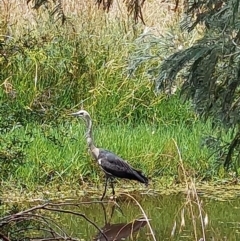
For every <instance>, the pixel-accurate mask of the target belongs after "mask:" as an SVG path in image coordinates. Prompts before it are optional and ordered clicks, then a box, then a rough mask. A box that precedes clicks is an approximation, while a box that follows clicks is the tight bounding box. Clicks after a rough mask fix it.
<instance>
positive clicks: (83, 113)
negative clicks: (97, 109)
mask: <svg viewBox="0 0 240 241" xmlns="http://www.w3.org/2000/svg"><path fill="white" fill-rule="evenodd" d="M70 115H72V116H76V117H81V118H84V119H87V118H90V115H89V113H88V112H87V111H85V110H80V111H78V112H74V113H71V114H70Z"/></svg>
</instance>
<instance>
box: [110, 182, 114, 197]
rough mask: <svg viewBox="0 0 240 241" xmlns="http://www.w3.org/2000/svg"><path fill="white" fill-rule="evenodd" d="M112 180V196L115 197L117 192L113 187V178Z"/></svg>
mask: <svg viewBox="0 0 240 241" xmlns="http://www.w3.org/2000/svg"><path fill="white" fill-rule="evenodd" d="M110 180H111V187H112V194H113V196H115V190H114V185H113V178H111V179H110Z"/></svg>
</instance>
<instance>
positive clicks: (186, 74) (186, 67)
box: [156, 0, 240, 168]
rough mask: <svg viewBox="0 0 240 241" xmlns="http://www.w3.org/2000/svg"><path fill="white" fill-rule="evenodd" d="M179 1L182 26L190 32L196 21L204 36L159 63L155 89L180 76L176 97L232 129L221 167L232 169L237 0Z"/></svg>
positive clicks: (238, 144)
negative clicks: (183, 4)
mask: <svg viewBox="0 0 240 241" xmlns="http://www.w3.org/2000/svg"><path fill="white" fill-rule="evenodd" d="M185 2H186V3H187V4H186V10H185V17H184V19H183V21H182V23H181V26H182V28H183V30H187V31H192V30H193V29H195V28H196V27H197V26H198V25H199V24H201V25H204V26H205V31H204V35H203V37H202V38H201V39H199V40H197V41H196V42H195V43H194V44H193V45H192V46H191V47H189V48H187V49H184V50H180V51H177V52H175V53H174V54H172V55H170V56H169V57H167V58H166V59H165V60H164V61H163V62H162V64H161V65H160V66H159V69H158V73H159V74H158V76H157V78H156V88H157V90H158V91H159V90H161V89H163V88H165V87H166V86H169V85H172V84H173V82H174V81H176V77H177V76H178V74H179V73H180V74H182V77H183V84H182V95H183V96H184V97H185V98H186V99H192V100H193V103H194V106H195V109H196V111H197V112H198V113H199V114H200V115H202V116H204V117H205V118H206V119H207V118H209V117H213V120H214V122H218V123H222V124H223V125H224V126H225V127H227V129H228V130H230V129H234V137H233V139H232V141H231V142H230V143H229V145H228V148H227V149H226V158H225V162H224V165H225V167H227V168H228V167H230V164H234V166H235V167H236V165H235V164H237V163H239V155H240V128H239V127H240V125H239V124H240V115H239V114H240V14H239V11H240V0H208V1H200V0H188V1H185ZM233 160H235V161H234V162H232V161H233ZM237 166H238V167H239V165H237Z"/></svg>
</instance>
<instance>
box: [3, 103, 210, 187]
mask: <svg viewBox="0 0 240 241" xmlns="http://www.w3.org/2000/svg"><path fill="white" fill-rule="evenodd" d="M165 104H166V103H165ZM180 105H182V104H181V103H180ZM185 106H186V105H185ZM94 117H95V118H96V119H97V116H94ZM95 118H94V119H95ZM119 122H120V121H119ZM93 128H94V130H93V131H94V137H95V142H96V145H97V146H98V147H103V148H105V149H108V150H111V151H113V152H115V153H116V154H118V155H120V156H121V157H123V158H124V159H126V160H128V162H129V163H130V164H131V165H133V166H134V167H136V168H139V169H142V170H143V172H144V173H146V175H147V176H149V177H150V178H152V179H158V178H162V177H164V178H166V179H169V180H172V179H173V178H174V177H175V176H177V175H178V160H179V157H178V153H177V149H176V146H175V144H174V141H173V140H175V141H176V142H177V144H178V147H179V149H180V151H181V155H182V158H183V162H184V165H185V166H186V167H187V168H189V169H194V170H195V172H196V173H198V174H197V177H198V178H199V179H201V178H202V177H204V175H205V173H206V171H207V170H208V169H210V168H211V161H212V160H211V159H210V160H207V157H208V156H209V151H208V150H207V149H206V148H203V147H202V146H201V138H202V137H204V135H207V134H210V133H211V127H210V125H208V124H204V123H202V122H200V121H199V120H197V119H192V121H191V124H189V123H186V122H185V121H183V120H182V121H181V120H180V121H179V122H175V121H172V122H171V121H170V120H169V121H167V120H166V117H165V118H163V120H162V123H159V125H156V124H154V125H151V124H149V123H142V124H137V125H133V124H115V123H112V124H109V125H106V124H97V123H94V126H93ZM84 133H85V123H84V122H83V121H81V120H78V119H76V118H72V117H66V119H65V120H63V121H62V122H61V123H59V124H58V125H56V126H53V125H47V124H41V125H36V124H29V125H26V126H20V127H16V128H15V129H13V130H12V131H10V132H8V133H6V135H4V136H2V138H3V139H4V141H5V142H11V141H12V140H13V139H14V138H15V139H17V140H19V142H20V143H21V142H23V141H24V142H26V143H27V144H26V145H19V146H18V150H21V151H22V152H23V153H24V154H25V155H24V158H23V162H22V163H21V164H19V165H17V166H15V167H14V168H13V167H12V170H14V171H12V172H10V173H8V175H7V176H6V177H5V178H6V179H5V181H6V180H9V181H10V180H11V181H14V180H15V181H14V182H15V183H16V184H17V185H20V186H21V185H23V184H24V186H27V187H29V188H31V187H32V188H34V187H36V186H37V185H42V184H48V183H51V182H53V183H62V184H64V183H69V182H78V181H79V180H80V179H81V178H82V179H84V180H86V181H88V182H93V183H96V182H98V180H99V176H102V171H101V169H100V168H99V167H98V166H97V164H96V163H95V161H93V160H92V159H91V157H90V155H89V153H88V151H87V149H86V142H85V139H84ZM7 151H8V150H7V149H6V152H7ZM16 158H17V157H16Z"/></svg>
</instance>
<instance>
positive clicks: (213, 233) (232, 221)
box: [60, 194, 240, 241]
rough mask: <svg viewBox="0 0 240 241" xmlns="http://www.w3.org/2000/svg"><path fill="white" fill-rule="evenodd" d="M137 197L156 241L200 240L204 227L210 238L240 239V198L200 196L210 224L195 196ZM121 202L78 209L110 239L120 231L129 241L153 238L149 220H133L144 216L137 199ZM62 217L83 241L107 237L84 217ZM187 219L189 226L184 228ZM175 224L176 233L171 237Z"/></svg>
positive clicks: (63, 222)
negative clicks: (216, 198)
mask: <svg viewBox="0 0 240 241" xmlns="http://www.w3.org/2000/svg"><path fill="white" fill-rule="evenodd" d="M135 198H136V200H138V201H139V203H140V204H141V206H142V207H143V209H144V211H145V212H146V214H147V217H148V218H149V219H151V220H150V224H151V226H152V229H153V231H154V235H155V238H156V240H200V239H201V238H202V237H203V231H202V226H203V227H204V232H205V235H206V240H212V241H216V240H240V200H239V199H234V200H229V201H217V200H213V199H207V198H203V197H200V199H201V200H200V201H201V211H202V216H203V218H205V223H206V225H201V221H200V215H199V208H198V207H199V205H197V203H196V200H195V199H194V198H192V199H191V200H192V201H191V202H190V201H188V202H187V200H186V196H185V195H183V194H177V195H164V196H162V195H158V196H135ZM76 202H77V201H76ZM117 203H118V204H119V206H120V208H121V210H120V209H119V208H117V207H116V205H114V203H113V202H107V203H104V204H101V203H92V204H80V205H79V208H78V210H77V211H78V212H81V213H83V214H85V215H86V216H87V217H88V218H89V219H90V220H92V221H93V222H94V223H96V224H97V225H98V227H101V229H102V230H105V229H104V228H106V230H108V233H106V235H107V236H108V238H109V237H116V235H117V234H118V235H119V236H121V235H122V236H124V235H125V236H131V237H130V238H129V240H131V239H135V240H153V238H152V236H151V234H150V230H149V227H148V225H147V224H146V222H141V223H140V222H137V223H136V222H135V223H132V222H133V220H135V219H138V218H141V217H142V216H143V215H142V212H141V210H140V208H139V206H138V205H137V204H136V202H135V201H134V200H133V199H131V198H130V197H127V196H124V197H123V196H120V198H119V200H118V202H117ZM114 207H115V208H114ZM183 209H184V214H183ZM191 210H192V211H191ZM191 213H192V214H191ZM60 220H61V224H62V225H63V226H65V227H67V231H68V232H70V233H71V235H72V236H74V237H77V238H79V239H82V240H94V239H95V240H104V239H103V238H102V239H101V235H98V231H97V230H96V228H95V227H93V225H91V224H90V223H88V222H86V220H84V219H83V218H81V217H77V216H74V215H71V216H69V215H65V214H64V215H61V216H60ZM183 220H184V222H185V225H184V226H182V227H181V222H183ZM193 221H195V228H194V223H193ZM126 225H127V226H126ZM174 226H175V227H176V228H175V232H174V234H173V236H171V233H172V231H173V229H174ZM129 227H132V228H129ZM133 229H134V231H136V232H135V233H134V234H132V232H131V231H129V230H133ZM194 230H195V231H196V232H194ZM120 231H121V232H120ZM119 232H120V233H119ZM109 240H113V239H110V238H109Z"/></svg>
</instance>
